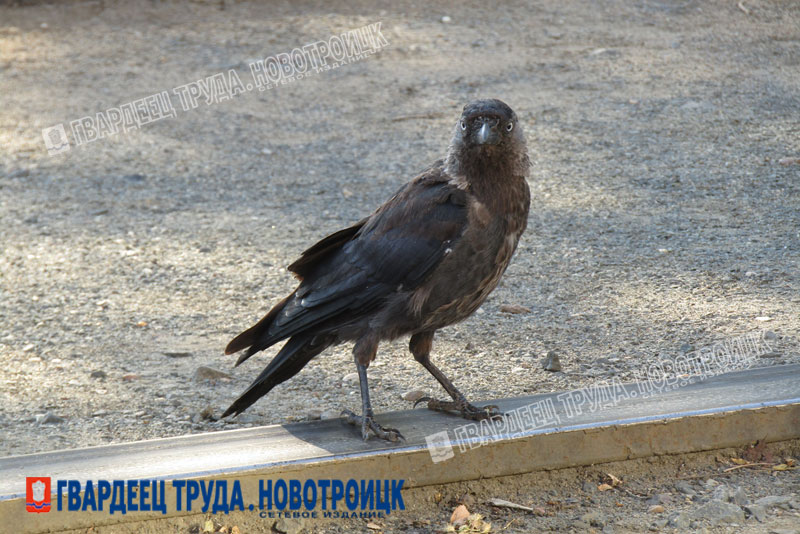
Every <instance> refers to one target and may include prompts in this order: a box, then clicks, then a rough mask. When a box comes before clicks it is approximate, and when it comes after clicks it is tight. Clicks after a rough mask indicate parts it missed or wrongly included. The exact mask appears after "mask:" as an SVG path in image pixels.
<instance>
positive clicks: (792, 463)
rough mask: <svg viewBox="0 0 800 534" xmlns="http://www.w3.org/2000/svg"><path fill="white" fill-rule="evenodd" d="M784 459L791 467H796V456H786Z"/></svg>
mask: <svg viewBox="0 0 800 534" xmlns="http://www.w3.org/2000/svg"><path fill="white" fill-rule="evenodd" d="M783 461H784V462H786V465H788V466H789V467H794V466H795V464H797V460H795V459H794V458H784V459H783Z"/></svg>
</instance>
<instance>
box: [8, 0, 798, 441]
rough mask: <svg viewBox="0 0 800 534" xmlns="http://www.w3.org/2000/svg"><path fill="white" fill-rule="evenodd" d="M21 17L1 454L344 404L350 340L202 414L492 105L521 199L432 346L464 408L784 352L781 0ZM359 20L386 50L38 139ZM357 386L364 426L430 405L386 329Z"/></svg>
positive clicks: (790, 102)
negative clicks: (506, 252)
mask: <svg viewBox="0 0 800 534" xmlns="http://www.w3.org/2000/svg"><path fill="white" fill-rule="evenodd" d="M26 3H27V2H26ZM35 4H36V5H32V6H23V7H9V6H0V143H2V147H3V150H2V151H0V217H1V219H0V220H2V233H1V234H0V247H1V250H2V255H1V256H0V325H1V328H0V363H2V371H0V395H2V396H1V397H0V398H2V401H3V402H2V405H0V455H11V454H14V455H15V454H26V453H32V452H37V451H45V450H53V449H59V448H67V447H79V446H88V445H100V444H104V443H112V442H123V441H130V440H136V439H145V438H154V437H163V436H170V435H178V434H186V433H194V432H207V431H213V430H215V429H220V428H237V427H242V426H252V425H256V424H267V423H280V422H286V421H297V420H303V419H305V418H308V417H309V415H310V413H309V412H310V407H312V406H313V408H315V409H318V410H319V411H323V412H326V411H334V413H338V412H339V411H340V410H341V409H342V408H351V409H358V408H359V405H360V403H359V395H358V392H357V385H356V384H355V382H353V381H352V380H351V379H350V377H349V376H348V375H349V374H350V373H352V372H353V371H354V367H353V365H352V358H351V355H350V347H349V346H340V347H338V348H336V349H335V350H329V351H328V352H327V353H325V354H324V355H323V356H321V357H320V358H318V359H317V360H315V361H313V362H312V363H311V364H310V365H309V366H307V368H306V369H304V370H303V372H302V373H301V374H300V375H299V376H298V377H297V378H296V379H294V380H292V381H290V382H289V383H286V384H283V385H281V386H279V387H277V388H275V390H273V392H272V393H270V395H269V396H268V397H266V398H265V399H262V400H261V401H260V402H259V403H257V404H256V405H255V406H254V407H253V408H251V409H250V410H248V411H247V412H246V413H245V414H244V415H243V416H241V417H239V418H238V419H237V420H231V421H224V422H220V421H213V420H211V419H213V418H214V417H215V416H219V414H220V413H221V411H222V410H224V409H225V408H226V407H227V406H228V404H229V403H230V402H231V401H232V400H233V399H234V398H235V397H236V396H237V395H238V394H239V393H240V392H241V391H242V390H243V389H244V388H245V387H246V386H247V385H248V384H249V383H250V381H251V380H252V379H253V378H254V377H255V375H256V374H257V373H258V371H259V370H260V368H261V366H263V365H264V364H265V362H267V361H268V359H269V358H270V357H271V356H272V355H273V354H274V353H275V352H276V351H277V347H275V348H273V349H270V350H268V351H266V352H265V353H264V354H263V355H261V356H259V357H257V358H253V359H252V360H249V361H248V362H246V364H244V365H242V366H241V367H239V368H236V369H233V368H232V363H233V357H226V356H224V355H223V354H222V349H223V347H224V346H225V344H226V343H227V341H228V340H229V339H230V338H231V337H232V336H233V335H235V334H237V333H238V332H240V331H241V330H242V329H243V328H245V327H247V326H249V325H251V324H252V323H253V321H255V320H256V319H258V318H259V317H260V316H261V315H262V314H263V313H264V312H265V311H266V310H267V309H268V308H269V307H270V306H271V304H273V303H275V302H276V301H277V300H278V299H279V298H280V297H282V296H283V295H284V294H286V293H287V292H288V291H290V290H291V289H292V288H293V287H294V283H295V282H294V280H293V278H292V277H291V276H290V275H289V274H288V273H287V271H286V270H285V266H286V265H288V264H289V263H291V262H292V261H293V260H294V259H295V258H296V257H297V256H298V254H299V253H300V252H301V251H302V250H303V249H304V248H305V247H307V246H308V245H310V244H312V243H313V242H315V241H316V240H317V239H319V238H321V237H323V236H325V235H326V234H327V233H329V232H331V231H334V230H337V229H339V228H341V227H343V226H344V225H347V224H349V223H351V222H353V221H355V220H357V219H359V218H360V217H362V216H363V215H365V214H367V213H369V212H370V211H371V210H372V209H374V208H375V207H376V206H377V205H378V204H380V203H381V202H382V201H383V200H385V199H386V198H388V196H389V195H391V193H392V192H394V191H395V190H396V189H397V188H398V187H399V186H400V185H401V184H402V183H404V182H406V181H408V180H409V179H410V178H412V177H413V176H414V175H415V173H417V172H418V171H420V170H421V169H423V168H425V167H426V166H427V165H428V164H430V163H431V162H432V161H433V160H434V159H436V158H438V157H441V156H442V155H443V154H444V151H445V149H446V146H447V143H448V140H449V135H450V130H451V127H452V124H453V122H454V121H455V120H456V118H457V117H458V115H459V112H460V109H461V107H462V106H463V104H464V103H466V102H467V101H469V100H471V99H475V98H481V97H498V98H501V99H503V100H504V101H506V102H508V103H509V104H510V105H511V106H512V107H513V108H514V109H515V110H516V112H517V114H518V115H519V116H520V118H521V120H522V121H523V123H524V127H525V128H526V132H527V136H528V140H529V146H530V151H531V158H532V160H533V162H534V166H533V169H532V173H531V177H530V186H531V191H532V196H533V205H532V210H531V216H530V223H529V227H528V231H527V233H526V234H525V236H523V240H522V242H521V244H520V247H519V249H518V252H517V254H516V257H515V259H514V261H513V263H512V265H511V267H510V268H509V270H508V272H507V274H506V276H505V278H504V281H503V283H502V285H501V287H499V288H498V289H497V290H496V291H495V292H494V293H493V295H492V296H491V297H490V299H489V300H488V301H487V303H486V304H485V305H484V306H483V307H482V308H481V310H479V313H477V314H476V315H475V316H474V317H472V318H471V319H469V320H468V321H466V322H464V323H462V324H460V325H456V326H454V327H451V328H448V329H446V330H444V331H442V332H440V334H438V336H437V339H436V341H435V344H434V355H433V357H434V361H435V362H437V364H439V365H440V366H441V367H442V369H443V370H444V371H445V373H448V374H449V375H451V376H453V377H454V378H455V382H456V384H457V385H458V386H459V387H460V388H461V389H462V391H464V392H465V393H466V394H467V395H468V397H470V398H471V399H474V400H483V399H490V398H493V397H500V396H502V397H505V396H516V395H523V394H533V393H540V392H547V391H554V390H560V389H573V388H578V387H582V386H586V385H589V384H591V383H593V382H595V381H596V380H599V379H603V378H607V377H609V376H617V377H620V378H621V379H622V380H628V379H632V378H633V377H634V376H635V375H636V373H637V372H638V371H639V370H641V369H643V368H645V366H646V364H647V363H648V362H651V361H657V360H659V359H663V358H673V357H675V356H676V355H678V354H679V353H680V352H681V351H687V350H692V349H693V348H701V347H707V346H710V345H711V344H713V343H714V342H716V341H719V340H725V339H730V338H731V337H733V336H738V335H741V334H747V333H753V332H758V331H769V332H770V333H769V334H768V335H769V336H770V339H771V340H772V344H773V348H774V350H773V352H771V353H770V354H769V356H770V357H768V358H762V359H760V360H759V365H780V364H786V363H793V362H800V349H799V347H800V344H799V343H798V332H799V331H800V330H799V329H798V326H800V291H799V290H800V268H798V259H800V230H799V229H800V210H798V206H800V159H796V158H800V142H798V132H800V130H799V129H798V119H799V118H800V93H798V87H799V86H800V4H798V3H796V2H788V1H787V2H778V1H776V2H768V1H759V2H752V3H751V2H749V1H745V2H743V3H739V5H737V3H736V2H735V1H733V0H730V1H724V2H723V1H717V2H699V1H675V2H669V1H656V0H644V1H637V2H623V1H614V0H608V1H601V2H577V1H567V2H559V3H545V4H542V5H539V4H536V5H524V4H521V3H511V4H508V5H506V6H504V7H503V8H502V9H501V10H499V11H497V12H494V11H490V10H488V9H487V8H486V7H485V6H484V5H483V4H482V3H459V4H458V5H457V6H447V5H445V4H444V3H438V2H426V3H425V4H424V5H419V4H415V3H409V2H403V1H400V2H393V3H386V4H384V5H381V4H373V3H367V2H363V3H362V2H332V3H323V2H320V3H313V2H308V3H301V4H297V5H290V4H289V3H270V4H268V5H267V4H264V5H261V4H257V3H231V2H225V1H223V2H213V3H212V2H191V3H173V2H159V3H153V2H127V3H122V2H120V3H115V2H99V3H98V2H65V3H63V4H56V5H45V4H38V3H35ZM751 4H752V5H751ZM377 21H380V22H381V23H382V32H383V34H384V35H385V37H386V39H387V41H388V42H389V46H388V47H387V48H386V49H384V50H382V51H381V52H379V53H378V54H376V55H374V56H372V57H369V58H366V59H364V60H362V61H359V62H357V63H353V64H349V65H344V66H342V67H340V68H338V69H335V70H332V71H329V72H323V73H319V74H317V75H315V76H313V77H310V78H307V79H303V80H297V81H294V82H292V83H290V84H287V85H284V86H280V87H277V88H274V89H272V90H269V91H265V92H258V91H250V92H246V93H245V94H242V95H239V96H237V97H236V98H234V99H231V100H228V101H225V102H221V103H218V104H214V105H210V106H205V105H201V106H200V107H199V108H197V109H194V110H190V111H187V112H179V113H178V116H177V117H176V118H173V119H166V120H162V121H159V122H155V123H152V124H148V125H145V126H142V128H141V129H139V130H134V131H131V132H128V133H125V134H119V135H116V136H113V137H110V138H108V139H103V140H100V141H97V142H95V143H90V144H87V145H84V146H81V147H76V146H73V147H72V149H71V150H70V151H69V152H66V153H62V154H59V155H56V156H52V157H51V156H48V155H47V152H46V151H45V149H44V144H43V142H42V137H41V129H42V128H45V127H48V126H52V125H54V124H58V123H67V122H69V121H71V120H74V119H77V118H80V117H83V116H86V115H90V114H94V113H97V112H100V111H103V110H106V109H108V108H111V107H114V106H119V105H121V104H123V103H126V102H130V101H133V100H135V99H137V98H141V97H144V96H147V95H150V94H153V93H157V92H160V91H171V90H172V88H174V87H177V86H180V85H182V84H186V83H188V82H192V81H195V80H197V79H200V78H203V77H205V76H209V75H212V74H214V73H217V72H223V71H227V70H228V69H236V70H237V71H238V72H239V73H240V75H241V77H242V79H243V80H244V79H246V78H247V77H249V72H248V68H247V63H248V61H251V60H253V59H255V58H263V57H265V56H269V55H272V54H275V53H280V52H286V51H290V50H291V49H292V48H294V47H297V46H303V45H305V44H307V43H312V42H315V41H317V40H320V39H327V38H328V37H329V36H331V35H334V34H337V33H341V32H344V31H346V30H349V29H353V28H357V27H360V26H363V25H365V24H368V23H374V22H377ZM507 305H512V306H523V307H525V308H526V309H527V310H529V311H525V310H523V313H504V312H502V311H501V308H502V307H503V306H507ZM550 350H555V351H556V352H557V353H558V354H559V357H560V361H561V364H562V367H563V372H558V373H549V372H545V371H543V370H542V369H541V368H540V365H539V361H540V359H541V358H542V357H543V355H544V354H545V353H546V352H547V351H550ZM201 366H207V367H210V368H212V369H214V370H218V371H221V372H223V373H225V376H222V377H218V378H216V379H211V380H206V379H202V376H203V375H200V376H197V375H196V371H197V369H198V368H200V367H201ZM370 375H371V386H372V388H373V395H372V399H373V405H374V407H375V409H376V411H377V412H381V411H386V410H394V409H403V408H408V407H409V403H408V402H407V401H404V400H403V399H402V398H401V396H402V394H403V393H404V392H407V391H409V390H413V389H421V390H424V391H430V392H435V393H437V394H441V392H440V390H439V388H438V386H437V384H436V383H435V382H434V380H433V378H432V377H430V376H429V375H428V374H427V372H425V371H424V369H422V368H421V367H420V366H419V365H418V364H416V362H414V360H413V359H412V358H411V356H410V355H409V354H408V352H407V350H406V341H405V340H400V341H397V342H395V343H392V344H385V345H383V346H382V347H381V350H380V351H379V355H378V360H377V362H376V364H374V366H373V367H370ZM311 415H312V416H315V415H316V414H311ZM208 416H211V417H210V418H209V417H208Z"/></svg>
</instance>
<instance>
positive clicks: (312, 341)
mask: <svg viewBox="0 0 800 534" xmlns="http://www.w3.org/2000/svg"><path fill="white" fill-rule="evenodd" d="M245 333H246V332H245ZM234 341H236V340H234ZM334 341H335V338H334V336H314V335H296V336H293V337H291V338H289V341H287V342H286V344H285V345H284V346H283V348H281V350H280V352H278V354H276V355H275V357H274V358H273V359H272V361H271V362H269V365H267V367H266V368H265V369H264V370H263V371H262V372H261V374H260V375H258V378H256V379H255V380H254V381H253V383H252V384H250V387H248V388H247V391H245V392H244V393H242V394H241V395H240V396H239V398H238V399H236V400H235V401H234V402H233V404H231V405H230V407H229V408H228V409H227V410H225V413H223V414H222V417H227V416H229V415H231V414H233V415H238V414H240V413H242V412H243V411H245V410H246V409H247V408H249V407H250V405H252V404H253V403H254V402H256V401H257V400H258V399H260V398H261V397H263V396H264V395H266V394H267V393H269V392H270V390H271V389H272V388H274V387H275V386H277V385H278V384H280V383H281V382H284V381H286V380H289V379H290V378H292V377H293V376H294V375H296V374H297V373H298V372H300V369H302V368H303V367H305V365H306V364H307V363H308V362H310V361H311V359H312V358H313V357H314V356H316V355H317V354H319V353H320V352H322V351H323V350H325V349H326V348H328V347H329V346H331V345H332V344H333V343H334ZM231 343H233V342H231ZM259 350H260V349H259Z"/></svg>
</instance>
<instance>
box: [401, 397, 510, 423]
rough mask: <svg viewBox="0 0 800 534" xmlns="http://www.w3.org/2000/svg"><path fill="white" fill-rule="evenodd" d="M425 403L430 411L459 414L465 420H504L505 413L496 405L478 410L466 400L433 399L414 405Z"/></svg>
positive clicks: (421, 400)
mask: <svg viewBox="0 0 800 534" xmlns="http://www.w3.org/2000/svg"><path fill="white" fill-rule="evenodd" d="M423 402H427V403H428V409H429V410H436V411H437V412H458V413H459V414H460V415H461V417H463V418H464V419H472V420H475V421H481V420H483V419H493V420H494V419H502V417H503V413H502V412H501V411H500V409H499V408H498V407H497V406H495V405H494V404H491V405H489V406H483V407H481V408H478V407H477V406H473V405H472V404H470V403H469V402H467V401H466V399H460V400H454V401H442V400H438V399H434V398H433V397H422V398H420V399H419V400H417V401H416V402H415V403H414V408H416V407H417V405H418V404H421V403H423Z"/></svg>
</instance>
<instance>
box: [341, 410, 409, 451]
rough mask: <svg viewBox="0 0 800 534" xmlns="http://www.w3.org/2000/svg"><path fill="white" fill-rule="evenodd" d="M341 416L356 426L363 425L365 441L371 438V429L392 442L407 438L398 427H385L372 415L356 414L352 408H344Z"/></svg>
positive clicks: (362, 436)
mask: <svg viewBox="0 0 800 534" xmlns="http://www.w3.org/2000/svg"><path fill="white" fill-rule="evenodd" d="M341 416H342V417H343V418H344V420H345V422H347V423H348V424H351V425H354V426H361V438H362V439H363V440H364V441H367V440H368V439H369V431H370V430H372V432H373V433H374V434H375V435H376V436H377V437H379V438H381V439H385V440H386V441H390V442H392V443H397V442H399V441H401V440H402V441H405V440H406V438H404V437H403V434H401V433H400V431H399V430H397V429H396V428H385V427H382V426H381V425H379V424H378V423H376V422H375V420H374V419H373V418H372V416H371V415H356V414H355V413H353V412H351V411H350V410H342V414H341Z"/></svg>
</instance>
